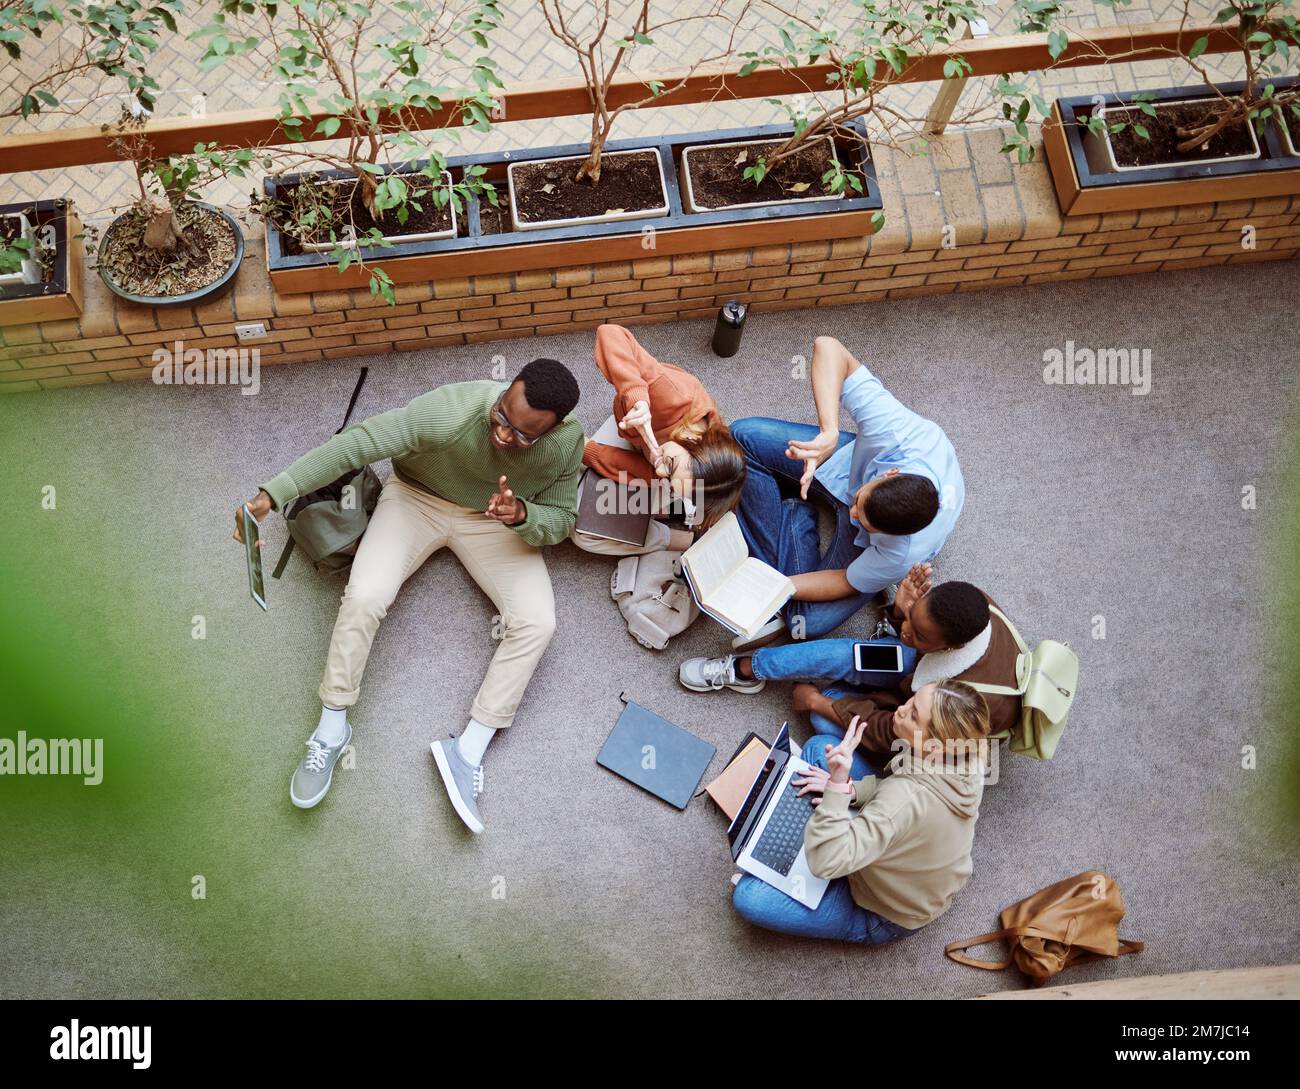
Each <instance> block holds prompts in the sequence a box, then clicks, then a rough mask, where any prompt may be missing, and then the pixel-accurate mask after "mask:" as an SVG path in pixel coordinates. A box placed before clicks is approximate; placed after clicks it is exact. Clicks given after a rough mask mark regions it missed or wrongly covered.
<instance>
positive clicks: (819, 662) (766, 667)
mask: <svg viewBox="0 0 1300 1089" xmlns="http://www.w3.org/2000/svg"><path fill="white" fill-rule="evenodd" d="M855 643H871V644H872V645H873V646H896V647H898V648H899V650H901V651H902V654H903V672H902V673H885V672H883V671H881V670H879V669H854V668H853V646H854V644H855ZM916 659H917V653H916V650H915V649H914V648H912V647H909V646H906V645H904V644H903V643H902V642H900V641H899V640H897V639H812V640H809V641H808V642H805V643H787V644H786V645H785V646H783V647H763V648H762V649H761V650H756V651H754V654H753V657H752V658H751V659H750V663H749V665H750V669H751V670H753V673H754V676H755V677H757V678H758V679H760V680H764V681H817V680H829V681H835V682H836V683H835V684H833V685H831V687H830V688H827V689H824V690H823V691H822V695H823V696H826V697H827V698H829V699H833V700H837V699H840V698H842V697H844V696H865V695H867V694H868V693H867V690H868V689H872V688H897V687H898V685H899V682H900V681H902V679H903V678H904V677H907V676H910V675H911V673H912V670H914V669H915V668H916ZM808 719H809V721H810V722H811V723H812V728H813V730H814V731H816V732H817V733H819V734H837V735H839V736H840V737H843V736H844V727H843V726H841V725H840V724H839V723H838V722H835V721H834V720H832V719H829V718H827V717H826V716H825V715H821V714H818V713H817V712H816V711H812V712H810V713H809V715H808Z"/></svg>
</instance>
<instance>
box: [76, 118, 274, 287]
mask: <svg viewBox="0 0 1300 1089" xmlns="http://www.w3.org/2000/svg"><path fill="white" fill-rule="evenodd" d="M119 133H120V135H116V136H114V137H113V138H112V140H111V141H110V146H112V148H113V149H114V151H116V152H117V153H118V154H119V155H120V156H121V157H122V158H124V159H129V160H130V161H131V162H132V164H133V165H134V167H135V174H136V183H137V185H138V186H139V196H138V198H137V199H136V200H135V201H134V202H133V203H132V205H131V207H130V208H128V209H127V210H126V211H125V212H123V213H122V214H121V215H119V216H118V217H117V218H116V219H114V220H113V222H112V223H110V224H109V225H108V227H107V228H106V229H105V230H104V231H103V232H102V234H101V235H100V236H99V249H98V254H97V260H96V267H97V270H98V272H99V275H100V278H101V279H102V280H103V281H104V284H105V285H106V286H107V287H108V289H109V290H110V291H112V292H113V293H114V294H115V295H117V296H119V297H120V298H123V299H126V300H127V301H129V302H134V303H138V304H140V305H142V306H164V307H165V306H193V305H194V304H196V303H199V302H203V301H205V300H208V299H211V298H215V297H217V296H218V295H221V294H222V293H224V292H226V291H229V290H230V288H231V286H232V285H233V283H234V279H235V273H236V272H238V271H239V266H240V263H241V262H242V261H243V258H244V236H243V233H242V232H241V231H240V229H239V224H238V223H237V222H236V221H235V218H234V217H233V216H232V215H231V214H230V213H229V212H227V211H226V210H225V209H223V208H218V207H216V206H215V205H212V204H208V203H206V202H204V201H201V200H199V199H197V196H196V194H197V193H199V192H200V191H201V190H202V189H203V188H204V187H205V186H207V185H209V184H211V183H212V182H214V181H216V180H217V179H219V178H225V177H237V178H243V177H247V175H248V172H249V170H250V168H251V167H252V165H253V159H254V152H253V151H252V150H251V149H248V148H237V149H222V148H218V147H217V146H216V145H215V144H198V145H196V146H195V148H194V151H193V152H192V153H191V154H189V155H165V156H157V155H155V154H154V151H153V148H152V145H151V144H150V142H149V139H148V137H147V136H146V135H145V133H144V132H143V131H142V125H141V123H140V122H138V121H134V120H129V119H124V120H123V122H122V124H121V125H120V126H119Z"/></svg>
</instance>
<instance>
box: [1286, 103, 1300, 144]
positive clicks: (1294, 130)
mask: <svg viewBox="0 0 1300 1089" xmlns="http://www.w3.org/2000/svg"><path fill="white" fill-rule="evenodd" d="M1285 116H1286V128H1287V131H1288V132H1289V133H1290V134H1291V146H1292V147H1293V148H1295V149H1296V150H1297V151H1300V117H1296V115H1295V114H1293V113H1292V112H1291V110H1290V109H1289V108H1288V109H1287V111H1286V114H1285Z"/></svg>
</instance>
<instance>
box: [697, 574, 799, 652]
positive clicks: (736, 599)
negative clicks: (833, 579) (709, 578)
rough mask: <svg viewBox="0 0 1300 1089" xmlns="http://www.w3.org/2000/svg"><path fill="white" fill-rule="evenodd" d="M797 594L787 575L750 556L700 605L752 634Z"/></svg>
mask: <svg viewBox="0 0 1300 1089" xmlns="http://www.w3.org/2000/svg"><path fill="white" fill-rule="evenodd" d="M793 593H794V583H792V582H791V581H790V580H789V579H788V578H786V577H785V575H783V574H781V572H780V571H778V570H777V569H776V568H775V567H771V566H769V565H768V564H765V563H764V562H763V561H762V560H756V559H754V558H753V557H752V556H749V557H746V558H745V560H744V562H742V563H741V565H740V566H739V567H737V568H736V569H735V570H734V571H732V572H731V574H729V575H728V576H727V577H726V580H725V581H724V582H723V583H722V585H721V586H718V587H716V588H715V589H714V590H713V591H712V592H710V593H708V594H706V595H705V596H704V597H703V599H702V600H701V602H700V604H701V605H704V606H707V607H708V608H709V609H710V610H712V611H713V612H715V613H717V614H718V615H719V616H722V617H724V618H725V619H726V620H728V621H729V622H730V623H732V624H734V625H735V626H736V627H738V628H740V629H742V631H744V632H745V633H746V634H748V633H750V632H752V631H753V630H755V629H756V628H758V627H759V626H760V625H762V624H763V623H765V622H766V621H767V620H768V619H769V618H770V617H771V616H772V614H773V613H775V612H776V611H777V609H779V608H780V607H781V606H782V605H783V604H784V603H785V602H786V600H787V599H788V598H789V597H790V595H791V594H793Z"/></svg>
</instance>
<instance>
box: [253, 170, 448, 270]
mask: <svg viewBox="0 0 1300 1089" xmlns="http://www.w3.org/2000/svg"><path fill="white" fill-rule="evenodd" d="M402 176H403V177H404V178H405V179H406V181H407V184H408V185H409V186H410V187H411V193H412V195H411V198H410V199H412V200H415V201H417V202H418V203H419V204H420V205H421V209H420V210H419V211H416V210H415V209H414V208H412V209H411V210H410V212H411V214H410V215H409V216H407V218H406V222H405V223H399V222H398V221H397V213H396V211H394V210H393V209H389V210H388V211H387V212H385V213H384V215H383V217H382V218H381V219H378V220H377V219H375V217H374V216H372V215H371V214H370V212H369V210H367V208H366V205H365V202H364V201H363V200H362V199H361V192H360V190H359V189H358V187H357V183H356V182H355V181H353V180H352V179H350V178H345V179H340V178H329V179H326V180H323V181H303V182H299V183H298V184H297V185H291V186H286V187H285V189H284V194H285V195H284V196H283V197H282V198H281V199H280V200H278V201H276V203H275V205H274V206H273V207H272V209H271V212H270V218H271V222H272V223H274V224H275V225H276V227H277V228H278V229H279V231H280V233H281V236H282V238H283V247H284V255H285V256H286V257H296V256H298V255H299V254H301V253H302V252H303V249H302V243H303V242H316V243H321V242H329V241H330V230H331V227H332V229H333V231H334V236H335V237H336V238H342V237H344V235H345V233H346V232H345V230H344V228H345V226H347V225H351V226H352V228H353V229H354V230H355V231H356V233H357V237H358V238H359V237H361V236H362V235H364V234H366V233H367V232H369V230H370V229H371V228H372V227H378V228H379V230H380V231H381V232H382V233H383V234H385V235H388V236H389V237H391V238H401V237H402V236H403V235H408V234H432V233H435V232H437V231H445V230H446V229H447V228H448V227H450V226H451V205H450V204H447V203H444V204H443V206H442V207H441V208H438V207H435V206H434V203H433V197H432V195H431V194H432V192H433V189H434V185H435V183H434V181H433V179H432V178H429V177H427V176H426V175H424V174H404V175H402ZM301 185H311V186H312V187H313V188H314V189H315V190H316V192H314V193H312V194H311V195H310V196H307V195H306V194H303V195H299V194H296V193H295V190H297V189H298V188H299V186H301ZM314 202H317V203H321V204H324V205H325V206H326V207H328V209H329V216H328V217H327V225H325V226H322V227H318V228H316V229H315V230H313V231H310V232H306V234H305V236H303V237H297V236H295V234H293V233H291V232H292V231H293V230H294V227H293V223H294V212H295V211H301V210H302V209H304V208H308V207H311V205H312V203H314ZM458 225H459V224H458ZM458 233H460V232H458Z"/></svg>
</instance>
